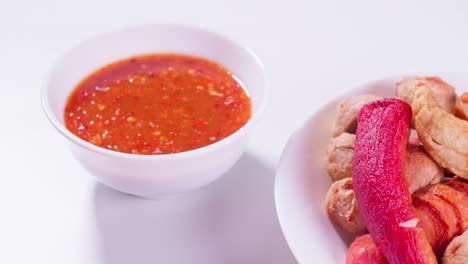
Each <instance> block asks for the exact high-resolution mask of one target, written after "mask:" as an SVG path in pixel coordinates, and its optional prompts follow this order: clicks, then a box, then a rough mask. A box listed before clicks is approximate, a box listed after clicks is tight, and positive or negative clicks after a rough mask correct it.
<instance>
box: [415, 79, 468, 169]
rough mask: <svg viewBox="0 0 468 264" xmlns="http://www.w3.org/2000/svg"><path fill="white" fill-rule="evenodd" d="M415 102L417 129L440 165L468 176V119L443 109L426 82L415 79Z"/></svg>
mask: <svg viewBox="0 0 468 264" xmlns="http://www.w3.org/2000/svg"><path fill="white" fill-rule="evenodd" d="M415 86H416V88H415V94H414V101H413V104H412V108H413V112H414V119H415V126H416V131H417V132H418V135H419V138H420V139H421V142H422V143H423V145H424V149H425V150H426V151H427V152H428V153H429V154H430V155H431V157H432V158H433V159H434V160H435V161H436V162H437V164H439V166H441V167H443V168H446V169H447V170H449V171H451V172H453V173H454V174H457V175H459V176H461V177H464V178H468V121H466V120H462V119H459V118H457V117H455V116H454V115H452V114H449V113H448V112H446V111H445V110H443V109H442V108H441V107H440V106H439V105H438V103H437V101H436V100H435V98H434V94H433V92H432V90H431V89H429V87H428V86H427V85H426V84H424V83H422V82H421V83H415Z"/></svg>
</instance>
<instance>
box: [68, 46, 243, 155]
mask: <svg viewBox="0 0 468 264" xmlns="http://www.w3.org/2000/svg"><path fill="white" fill-rule="evenodd" d="M251 114H252V106H251V101H250V98H249V96H248V94H247V92H246V90H245V87H243V85H242V83H241V82H240V81H239V79H238V78H237V77H236V76H235V75H234V74H233V73H231V72H230V71H229V70H227V69H226V68H224V67H223V66H221V65H219V64H216V63H214V62H212V61H209V60H206V59H202V58H197V57H191V56H185V55H177V54H155V55H145V56H138V57H133V58H129V59H124V60H121V61H117V62H115V63H112V64H110V65H107V66H105V67H103V68H101V69H99V70H97V71H96V72H94V73H93V74H91V75H90V76H89V77H87V78H86V79H84V80H83V81H82V82H81V83H80V84H79V85H78V86H77V87H76V88H75V89H74V90H73V92H72V94H71V95H70V97H69V99H68V102H67V104H66V107H65V126H66V127H67V129H68V130H70V131H71V132H72V133H73V134H75V135H77V136H78V137H80V138H82V139H83V140H86V141H88V142H90V143H92V144H94V145H96V146H100V147H102V148H106V149H110V150H114V151H119V152H125V153H133V154H168V153H177V152H182V151H187V150H192V149H196V148H200V147H203V146H206V145H209V144H212V143H214V142H216V141H219V140H221V139H223V138H225V137H227V136H229V135H231V134H232V133H234V132H235V131H237V130H238V129H239V128H241V127H242V126H243V125H244V124H245V123H247V121H248V120H249V118H250V116H251Z"/></svg>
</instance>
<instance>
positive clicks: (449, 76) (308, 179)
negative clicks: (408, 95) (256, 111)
mask: <svg viewBox="0 0 468 264" xmlns="http://www.w3.org/2000/svg"><path fill="white" fill-rule="evenodd" d="M409 75H421V76H439V77H441V78H442V79H444V80H445V81H447V82H448V83H450V84H452V85H454V86H455V87H456V88H457V93H460V92H461V89H460V88H462V89H466V88H464V87H468V77H467V76H468V75H467V74H466V72H459V73H455V72H452V73H423V74H421V73H420V74H408V75H405V76H409ZM403 77H404V75H400V76H394V77H388V78H382V79H378V80H375V81H371V82H368V83H365V84H363V85H359V86H357V87H355V88H352V89H351V90H348V91H347V92H345V93H344V94H342V95H340V96H338V97H337V98H335V99H332V100H331V101H330V102H327V103H326V104H324V105H323V106H322V107H320V108H319V109H318V110H317V111H316V112H315V113H314V114H313V115H312V116H311V117H310V118H309V119H308V120H307V121H306V122H305V123H304V125H303V126H302V127H301V128H299V129H298V130H297V131H296V132H295V133H294V134H293V135H292V136H291V138H290V139H289V141H288V143H287V145H286V147H285V149H284V151H283V153H282V155H281V159H280V162H279V165H278V168H277V173H276V180H275V202H276V210H277V214H278V218H279V222H280V225H281V228H282V230H283V233H284V236H285V238H286V241H287V242H288V245H289V247H290V248H291V251H292V252H293V254H294V255H295V257H296V259H297V260H298V261H299V263H322V264H326V263H339V264H343V263H345V256H346V252H347V249H348V245H349V243H350V242H352V240H353V237H352V236H350V235H346V234H343V233H340V232H338V230H336V229H335V227H334V226H333V224H332V223H331V222H330V221H329V219H328V216H327V214H326V212H325V205H324V201H325V195H326V192H327V191H328V189H329V188H330V185H331V183H332V182H331V180H330V177H329V176H328V175H327V173H326V172H325V169H324V159H325V153H326V148H327V145H328V142H329V140H330V138H331V127H332V121H333V118H334V115H335V107H336V105H337V104H338V102H339V101H341V100H342V99H344V98H348V97H350V96H353V95H360V94H376V95H379V96H382V97H394V95H395V88H396V83H397V82H398V81H399V80H401V79H402V78H403ZM465 91H466V90H465Z"/></svg>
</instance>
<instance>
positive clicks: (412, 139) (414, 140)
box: [408, 129, 422, 146]
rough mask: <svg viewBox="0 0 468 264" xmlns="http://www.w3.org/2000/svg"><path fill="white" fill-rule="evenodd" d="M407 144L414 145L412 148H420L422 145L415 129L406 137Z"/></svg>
mask: <svg viewBox="0 0 468 264" xmlns="http://www.w3.org/2000/svg"><path fill="white" fill-rule="evenodd" d="M408 144H410V145H414V146H420V145H422V143H421V140H420V139H419V136H418V132H417V131H416V129H411V130H410V134H409V137H408Z"/></svg>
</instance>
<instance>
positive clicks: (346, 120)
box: [332, 94, 381, 137]
mask: <svg viewBox="0 0 468 264" xmlns="http://www.w3.org/2000/svg"><path fill="white" fill-rule="evenodd" d="M379 99H381V97H379V96H376V95H372V94H366V95H358V96H353V97H351V98H348V99H345V100H343V101H341V102H340V103H339V104H338V105H337V107H336V115H335V120H334V121H333V128H332V135H333V136H334V137H336V136H339V135H341V134H342V133H344V132H348V133H354V131H356V124H357V123H356V121H357V116H358V113H359V110H361V107H362V106H363V105H365V104H366V103H369V102H372V101H375V100H379Z"/></svg>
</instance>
